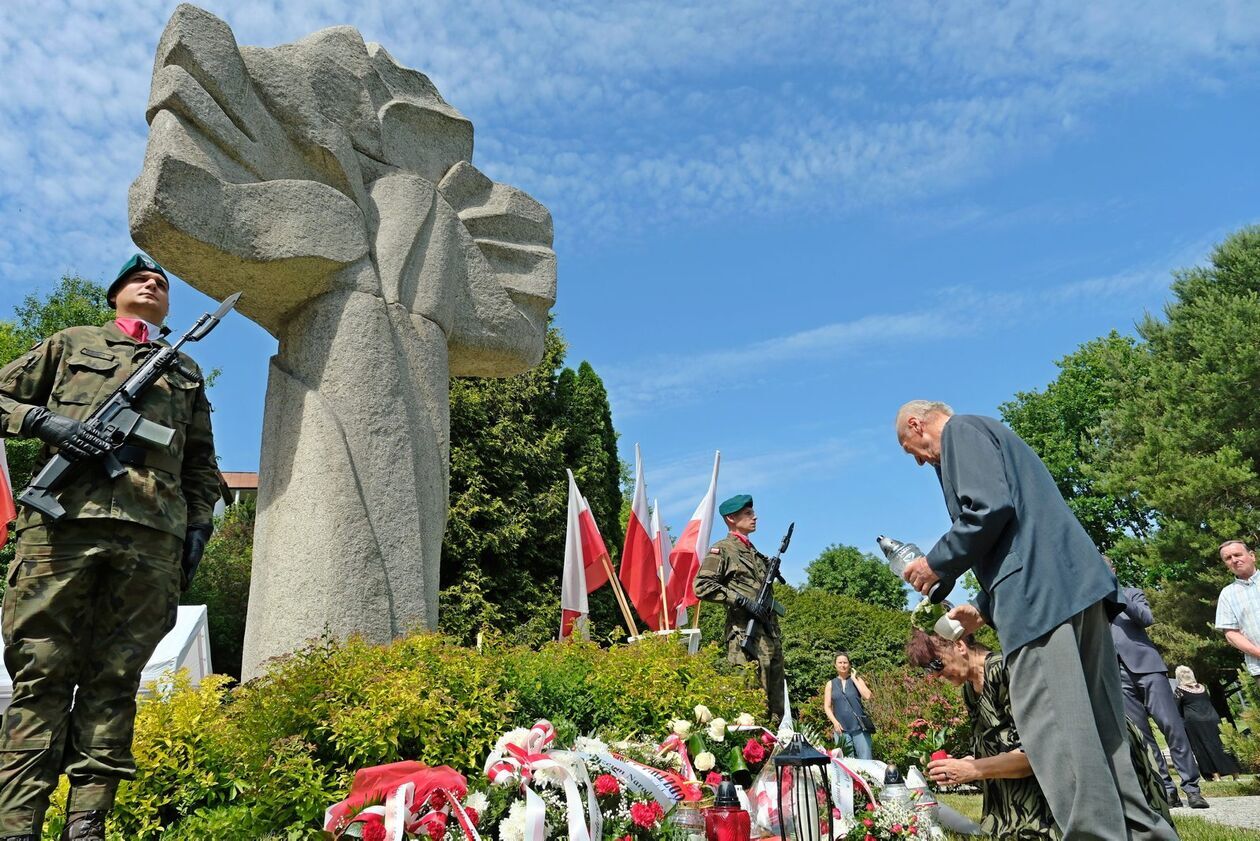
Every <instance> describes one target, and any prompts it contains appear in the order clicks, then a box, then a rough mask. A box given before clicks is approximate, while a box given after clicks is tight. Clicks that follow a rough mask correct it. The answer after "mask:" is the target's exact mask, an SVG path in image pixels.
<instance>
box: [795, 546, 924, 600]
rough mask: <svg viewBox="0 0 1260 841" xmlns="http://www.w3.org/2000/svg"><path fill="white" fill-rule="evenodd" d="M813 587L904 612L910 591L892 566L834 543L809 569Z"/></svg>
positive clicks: (806, 571) (855, 549) (807, 571)
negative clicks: (908, 591) (907, 593)
mask: <svg viewBox="0 0 1260 841" xmlns="http://www.w3.org/2000/svg"><path fill="white" fill-rule="evenodd" d="M805 574H806V575H807V576H808V584H809V586H810V587H818V588H819V589H821V590H826V591H827V592H828V593H831V594H832V595H836V596H850V597H852V598H855V599H857V600H858V601H861V602H866V603H867V604H872V605H879V606H881V607H887V608H892V609H893V610H904V609H905V607H906V588H905V585H904V583H903V582H902V580H901V579H900V578H898V577H897V575H896V574H895V573H894V572H893V571H892V570H890V569H889V568H888V564H886V563H884V562H883V561H881V560H879V559H878V558H876V557H875V556H874V555H872V554H870V553H869V552H863V551H862V550H861V549H859V548H857V547H856V546H846V545H844V544H842V543H834V544H832V545H831V546H828V547H827V548H826V549H824V550H823V551H822V554H820V555H819V556H818V557H817V558H815V559H814V560H812V561H810V563H809V566H807V567H806V568H805Z"/></svg>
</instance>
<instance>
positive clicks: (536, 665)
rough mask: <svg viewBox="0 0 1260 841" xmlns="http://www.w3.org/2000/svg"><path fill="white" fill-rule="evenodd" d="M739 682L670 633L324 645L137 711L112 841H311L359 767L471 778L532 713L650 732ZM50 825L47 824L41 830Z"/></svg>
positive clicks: (745, 699)
mask: <svg viewBox="0 0 1260 841" xmlns="http://www.w3.org/2000/svg"><path fill="white" fill-rule="evenodd" d="M749 678H750V674H749V673H746V672H744V671H742V670H732V669H731V668H730V667H728V666H727V665H726V662H725V656H724V653H722V652H719V651H718V650H717V648H716V647H715V646H706V647H705V648H704V649H702V651H701V653H700V654H698V655H697V656H695V657H688V656H686V655H685V654H683V653H682V650H681V648H680V646H679V644H678V642H677V641H675V640H669V639H648V640H645V641H643V642H640V643H638V644H635V645H628V646H625V645H623V646H616V647H613V648H608V649H601V648H599V647H598V646H596V645H594V644H591V643H549V644H547V645H545V646H543V647H542V649H541V650H539V651H531V650H528V649H525V648H521V647H514V646H507V645H503V644H501V643H500V644H494V643H491V644H490V645H487V646H486V647H484V648H483V650H481V651H477V650H476V649H470V648H464V647H461V646H458V645H455V644H454V643H453V642H451V641H450V640H449V639H448V638H446V637H443V636H440V635H437V634H415V635H412V636H409V637H405V638H403V639H400V640H398V641H397V642H395V643H393V644H392V645H389V646H373V645H369V644H367V643H365V642H363V641H362V640H360V639H353V638H352V639H350V640H348V641H345V642H336V641H332V640H325V641H322V642H320V643H318V644H314V645H312V646H310V647H309V648H307V649H305V650H303V651H301V652H299V653H297V654H294V655H292V656H290V657H288V658H286V659H284V660H281V661H278V662H277V663H276V664H275V665H274V666H273V667H272V668H271V670H270V671H269V672H268V674H267V675H266V676H264V677H262V678H259V679H257V680H254V681H251V682H249V683H248V684H245V685H243V686H236V687H229V683H230V681H229V680H228V679H227V678H223V677H218V676H213V677H210V678H208V679H207V680H205V681H204V682H203V683H202V684H201V686H200V687H199V688H196V689H193V688H192V687H191V686H190V685H189V684H188V681H187V679H186V678H184V677H177V678H176V681H175V686H174V689H173V690H172V691H170V692H168V693H166V695H165V696H164V697H162V698H160V699H157V700H153V701H149V702H146V703H144V704H143V705H142V706H141V708H140V712H139V715H138V717H137V722H136V739H135V753H136V761H137V765H138V766H139V769H140V770H139V773H138V775H137V778H136V779H135V780H134V781H133V782H129V783H124V784H123V785H122V787H121V788H120V789H119V795H118V802H117V805H116V807H115V814H114V818H113V820H112V821H111V830H110V836H111V841H112V839H113V838H115V837H117V838H118V839H123V838H126V839H137V841H147V840H148V839H158V838H162V839H166V840H167V841H169V840H170V839H194V838H195V839H204V838H215V839H218V841H236V840H237V839H239V840H240V841H247V839H248V841H253V839H257V838H259V837H262V836H265V835H267V834H269V833H271V834H275V835H277V836H279V837H282V838H289V839H303V838H315V837H319V836H318V833H317V828H318V826H319V821H320V819H321V818H322V816H323V813H324V809H325V808H326V807H327V806H328V805H329V804H331V803H333V802H335V801H336V800H337V799H339V798H340V797H342V796H343V795H344V792H345V791H346V789H347V788H348V786H349V782H350V779H351V777H352V776H353V774H354V772H355V770H357V769H359V768H362V767H366V766H370V765H377V764H381V763H386V762H393V761H396V760H399V759H417V760H419V761H421V762H425V763H428V764H430V765H441V764H446V765H451V766H453V767H455V768H457V769H459V770H460V771H463V772H465V773H468V774H478V773H480V771H481V764H482V762H483V761H484V759H485V757H486V756H487V754H488V753H489V752H490V749H491V748H492V747H493V745H494V742H495V740H496V739H497V738H498V737H499V735H501V734H502V733H503V732H504V731H506V730H508V729H510V728H512V727H517V726H529V725H530V724H532V723H533V722H534V721H536V720H537V719H539V718H551V719H552V720H553V722H554V723H556V724H557V727H558V728H559V729H561V730H562V731H567V732H569V733H588V734H598V735H603V736H608V737H611V738H625V737H627V736H632V735H636V734H637V735H640V736H645V737H647V736H652V737H655V736H660V735H663V734H665V733H666V732H668V729H669V722H670V720H671V719H673V718H677V717H679V716H682V715H685V714H688V713H689V711H690V710H691V708H692V707H693V706H694V705H695V704H699V703H703V704H706V705H708V706H709V707H710V708H711V709H712V710H713V711H714V712H715V713H716V714H718V715H725V716H729V717H730V718H734V717H735V716H736V715H738V713H740V712H743V711H752V712H754V713H757V712H758V711H759V710H760V708H761V705H762V704H763V700H762V698H761V693H760V691H759V690H758V689H756V688H755V687H753V686H752V685H750V680H749ZM60 823H61V820H60V816H59V815H57V814H53V815H51V816H50V819H49V821H48V832H47V833H46V835H45V837H46V838H49V839H52V838H55V837H56V836H55V833H54V832H53V831H52V830H53V829H54V828H59V826H60Z"/></svg>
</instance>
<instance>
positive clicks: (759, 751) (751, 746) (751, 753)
mask: <svg viewBox="0 0 1260 841" xmlns="http://www.w3.org/2000/svg"><path fill="white" fill-rule="evenodd" d="M765 758H766V749H765V748H763V747H762V746H761V743H760V742H758V741H757V740H756V739H749V740H748V744H746V745H744V761H745V762H751V763H753V764H754V765H756V764H757V763H758V762H761V761H762V760H763V759H765Z"/></svg>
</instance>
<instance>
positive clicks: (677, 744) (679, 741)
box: [656, 733, 699, 781]
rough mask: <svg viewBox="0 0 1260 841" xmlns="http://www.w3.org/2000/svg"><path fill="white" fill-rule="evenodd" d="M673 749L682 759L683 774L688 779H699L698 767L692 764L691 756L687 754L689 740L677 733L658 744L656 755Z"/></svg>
mask: <svg viewBox="0 0 1260 841" xmlns="http://www.w3.org/2000/svg"><path fill="white" fill-rule="evenodd" d="M671 750H674V751H678V757H679V758H680V759H681V760H682V772H683V776H684V777H686V778H687V779H688V780H693V781H694V780H698V779H699V777H697V776H696V769H695V768H694V767H692V764H691V757H690V756H689V755H688V754H687V742H686V741H685V740H684V739H683V737H682V736H679V735H678V734H677V733H673V734H671V735H670V737H669V738H668V739H666V740H665V741H663V742H661V743H660V745H658V746H657V748H656V755H657V756H660V755H661V754H664V753H669V752H670V751H671Z"/></svg>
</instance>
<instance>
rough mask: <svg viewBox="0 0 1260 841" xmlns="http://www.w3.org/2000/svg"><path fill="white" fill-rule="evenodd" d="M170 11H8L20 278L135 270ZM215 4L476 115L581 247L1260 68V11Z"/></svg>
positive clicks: (827, 195) (488, 2)
mask: <svg viewBox="0 0 1260 841" xmlns="http://www.w3.org/2000/svg"><path fill="white" fill-rule="evenodd" d="M174 5H175V3H174V2H173V0H149V2H132V3H128V4H127V11H126V14H119V13H118V9H117V6H116V4H114V3H110V2H105V0H95V2H70V1H69V0H60V2H59V1H58V0H17V2H9V3H6V4H4V7H3V9H2V10H0V26H2V27H3V31H4V34H5V37H4V38H3V39H0V78H2V79H4V80H5V97H4V98H3V101H2V102H0V167H3V170H4V172H5V174H6V177H5V178H4V179H0V214H2V215H3V220H4V222H5V224H4V226H3V228H0V275H3V277H5V278H6V281H7V282H8V283H10V284H15V285H17V286H22V285H24V284H29V281H27V280H26V278H28V277H29V276H30V273H31V272H32V271H33V270H34V269H36V268H38V269H41V270H43V269H45V268H46V267H47V265H48V263H49V261H50V260H51V261H53V262H54V263H56V262H58V261H60V260H65V261H66V262H67V263H69V264H71V265H72V266H74V267H79V268H86V267H95V266H98V265H102V264H104V263H109V264H110V265H112V264H113V262H116V259H117V256H118V254H119V252H120V251H121V250H123V249H124V247H125V243H126V240H127V236H126V206H125V203H126V187H127V185H128V183H129V182H130V181H131V179H132V178H133V177H134V176H135V175H136V173H137V171H138V169H139V166H140V160H141V156H142V154H143V146H144V137H145V132H146V127H145V125H144V123H143V110H144V104H145V102H146V100H147V92H148V82H149V73H150V70H151V67H152V58H153V49H154V46H155V44H156V40H157V37H158V35H159V34H160V32H161V29H162V27H163V25H164V23H165V21H166V19H167V17H168V16H169V14H170V12H171V11H172V10H173V8H174ZM206 5H207V6H208V7H209V8H210V9H211V10H212V11H214V12H215V13H216V14H219V15H221V16H222V17H224V18H225V19H226V20H228V21H229V23H230V24H231V25H232V26H233V28H234V30H235V31H236V33H237V36H238V39H239V41H240V42H241V43H245V44H262V45H270V44H276V43H283V42H286V41H291V40H294V39H296V38H299V37H301V36H303V35H305V34H307V33H309V32H311V31H314V30H316V29H319V28H321V27H324V26H329V25H333V24H341V23H350V24H353V25H355V26H357V27H359V28H360V30H361V31H362V32H363V33H364V35H365V37H367V38H368V39H370V40H377V41H380V42H381V43H383V44H385V45H386V47H387V48H389V49H390V51H391V52H392V53H393V54H394V55H395V56H396V57H397V58H398V59H399V60H400V61H402V62H404V63H406V64H409V65H411V66H414V67H416V68H418V69H420V70H423V71H424V72H426V73H428V74H429V75H430V76H431V77H432V78H433V79H434V81H435V82H436V83H437V84H438V86H439V88H440V89H441V90H442V92H443V93H444V95H445V96H446V97H447V98H448V99H449V100H450V101H451V102H452V103H453V104H454V105H455V106H456V107H458V108H460V109H461V110H463V111H464V112H465V113H467V114H468V115H469V116H470V117H471V118H472V119H473V120H474V122H475V124H476V125H477V130H478V153H477V162H478V163H479V164H480V165H482V166H483V168H485V169H486V170H487V171H488V172H489V173H490V174H492V175H494V176H495V177H498V178H501V179H504V180H508V181H510V182H512V183H515V184H518V185H520V186H522V187H523V188H525V189H526V190H528V191H530V192H532V193H534V194H535V195H536V196H537V197H538V198H540V199H541V200H543V201H544V202H545V203H546V204H548V205H549V206H550V207H551V209H552V211H553V213H554V215H555V218H556V222H557V231H558V232H559V238H560V241H561V243H562V244H563V245H565V246H567V247H575V246H577V247H580V244H581V243H586V242H598V241H599V240H600V239H607V238H610V237H619V236H624V235H626V234H627V233H630V234H631V235H633V233H634V232H636V231H642V230H644V229H651V228H653V227H657V226H662V225H671V224H678V223H680V222H682V223H687V224H703V223H707V222H709V221H712V220H717V219H721V218H743V217H748V216H752V217H760V218H775V217H779V216H782V215H784V214H794V213H800V212H802V211H803V210H804V211H805V212H810V213H815V214H817V213H825V212H832V211H837V210H839V211H843V210H846V209H853V208H861V207H868V206H870V205H872V204H877V205H878V204H888V203H893V202H904V201H905V200H907V199H916V200H918V199H922V198H924V197H930V196H936V195H942V194H944V193H947V192H948V191H950V190H951V189H954V188H956V187H958V186H959V185H963V184H967V183H970V182H972V181H974V180H976V179H982V178H986V177H989V176H990V175H991V174H992V173H994V172H998V171H1001V170H1002V169H1003V168H1004V167H1007V166H1009V165H1010V163H1011V162H1012V161H1016V160H1019V159H1020V158H1021V157H1024V156H1027V155H1029V154H1038V153H1039V151H1044V150H1046V149H1049V148H1053V146H1054V145H1055V144H1056V143H1058V142H1059V141H1060V140H1061V139H1062V138H1064V137H1069V136H1071V135H1072V134H1073V133H1074V132H1077V131H1079V130H1080V129H1081V126H1082V125H1087V124H1088V121H1089V120H1090V118H1091V114H1092V113H1093V112H1094V111H1095V110H1096V109H1098V108H1100V107H1102V106H1105V105H1106V104H1107V103H1108V102H1110V101H1112V100H1114V99H1115V98H1117V97H1121V96H1129V95H1132V94H1135V93H1141V92H1144V91H1150V90H1155V89H1160V90H1162V91H1165V92H1167V93H1169V94H1171V92H1172V91H1173V90H1179V91H1181V92H1182V93H1183V95H1185V96H1191V95H1196V94H1203V93H1205V92H1206V93H1208V94H1212V93H1214V92H1220V91H1223V90H1225V89H1227V85H1228V82H1229V81H1230V80H1232V79H1235V78H1237V77H1238V76H1239V75H1240V74H1241V75H1252V76H1254V74H1255V73H1256V70H1257V66H1258V65H1260V59H1258V57H1257V55H1258V51H1260V5H1257V4H1247V3H1236V2H1230V0H1216V2H1207V1H1206V0H1205V2H1201V3H1194V4H1181V3H1174V2H1168V3H1156V4H1151V3H1145V2H1141V3H1139V2H1137V0H1126V1H1125V2H1118V3H1107V4H1095V5H1094V6H1092V7H1082V6H1081V5H1080V4H1079V3H1077V2H1072V1H1071V0H1059V2H1050V3H1046V2H1032V0H1022V1H1021V2H1014V3H1011V2H999V0H988V1H987V2H982V3H980V4H978V5H977V4H967V5H966V6H963V5H959V4H940V3H931V2H926V0H901V2H891V3H886V4H880V5H879V6H871V5H870V4H866V3H858V2H853V3H847V4H823V5H819V4H817V3H812V2H805V0H792V2H783V3H777V4H774V5H773V6H766V5H765V4H763V3H760V2H753V0H734V2H727V3H721V4H717V3H686V2H683V3H660V2H633V0H632V1H631V2H625V3H615V4H599V3H578V2H559V3H549V4H543V5H539V4H535V3H531V2H525V0H484V2H481V1H479V0H471V2H465V0H461V2H456V0H440V2H432V3H423V4H414V3H404V2H380V3H357V2H356V3H352V2H349V0H300V2H299V0H274V1H273V2H270V3H252V2H227V0H221V1H220V2H209V1H208V2H207V3H206ZM50 255H52V256H50ZM58 255H64V256H58ZM58 268H61V266H60V265H58Z"/></svg>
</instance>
